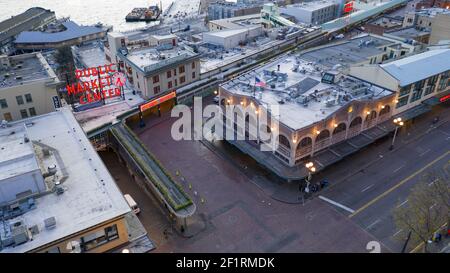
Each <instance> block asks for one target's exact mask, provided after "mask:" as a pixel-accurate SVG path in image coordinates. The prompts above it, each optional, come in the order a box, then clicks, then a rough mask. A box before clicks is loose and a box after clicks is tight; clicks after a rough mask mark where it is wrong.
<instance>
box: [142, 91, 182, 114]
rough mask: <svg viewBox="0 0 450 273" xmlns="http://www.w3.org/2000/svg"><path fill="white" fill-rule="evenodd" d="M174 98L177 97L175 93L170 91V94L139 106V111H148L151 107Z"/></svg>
mask: <svg viewBox="0 0 450 273" xmlns="http://www.w3.org/2000/svg"><path fill="white" fill-rule="evenodd" d="M176 96H177V92H175V91H172V92H170V93H169V94H167V95H164V96H162V97H159V98H157V99H153V100H151V101H149V102H146V103H144V104H141V106H139V109H140V110H141V112H144V111H145V110H147V109H150V108H152V107H154V106H156V105H159V104H161V103H163V102H165V101H168V100H170V99H173V98H175V97H176Z"/></svg>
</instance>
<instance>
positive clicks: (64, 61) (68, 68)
mask: <svg viewBox="0 0 450 273" xmlns="http://www.w3.org/2000/svg"><path fill="white" fill-rule="evenodd" d="M54 56H55V61H56V62H57V63H58V70H57V72H58V74H59V75H60V76H61V77H60V78H61V80H63V81H65V80H66V75H67V76H68V79H69V82H73V81H75V75H74V74H75V64H74V61H73V55H72V50H71V49H70V47H69V46H64V47H61V48H58V49H57V50H56V53H55V55H54Z"/></svg>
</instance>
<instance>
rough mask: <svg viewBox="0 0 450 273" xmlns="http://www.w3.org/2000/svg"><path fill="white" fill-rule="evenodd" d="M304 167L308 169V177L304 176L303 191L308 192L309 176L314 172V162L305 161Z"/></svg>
mask: <svg viewBox="0 0 450 273" xmlns="http://www.w3.org/2000/svg"><path fill="white" fill-rule="evenodd" d="M305 167H306V168H307V169H308V177H307V178H306V187H305V192H306V193H308V192H309V184H310V181H311V177H312V174H313V173H315V172H316V167H314V163H313V162H308V163H306V164H305Z"/></svg>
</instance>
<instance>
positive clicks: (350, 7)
mask: <svg viewBox="0 0 450 273" xmlns="http://www.w3.org/2000/svg"><path fill="white" fill-rule="evenodd" d="M352 11H353V1H349V0H347V1H346V2H345V4H344V10H343V12H344V13H351V12H352Z"/></svg>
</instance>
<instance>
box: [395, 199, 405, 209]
mask: <svg viewBox="0 0 450 273" xmlns="http://www.w3.org/2000/svg"><path fill="white" fill-rule="evenodd" d="M406 203H408V199H406V200H405V201H403V202H402V203H401V204H400V205H398V206H397V208H399V207H401V206H403V205H404V204H406Z"/></svg>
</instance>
